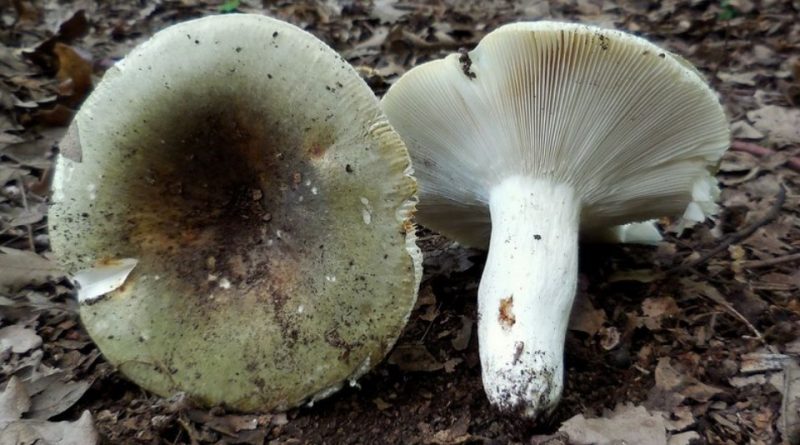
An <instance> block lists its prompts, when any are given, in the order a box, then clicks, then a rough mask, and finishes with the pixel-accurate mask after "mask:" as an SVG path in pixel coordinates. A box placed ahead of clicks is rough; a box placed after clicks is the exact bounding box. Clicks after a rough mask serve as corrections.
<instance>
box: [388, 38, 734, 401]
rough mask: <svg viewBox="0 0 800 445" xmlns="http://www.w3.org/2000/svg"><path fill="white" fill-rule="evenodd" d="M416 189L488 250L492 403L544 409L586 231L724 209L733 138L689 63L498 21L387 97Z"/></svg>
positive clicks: (558, 386) (482, 308)
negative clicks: (723, 178) (726, 157)
mask: <svg viewBox="0 0 800 445" xmlns="http://www.w3.org/2000/svg"><path fill="white" fill-rule="evenodd" d="M382 106H383V108H384V111H385V112H386V113H387V115H388V117H389V120H390V122H391V124H392V125H393V126H394V127H395V128H396V129H397V130H398V132H399V133H400V135H401V136H402V137H403V139H404V140H405V142H406V144H407V145H408V147H409V150H410V152H411V156H412V159H413V160H414V163H415V172H416V176H417V178H418V180H419V184H420V206H419V213H418V220H419V221H420V223H422V224H424V225H427V226H429V227H431V228H432V229H435V230H438V231H440V232H441V233H443V234H445V235H447V236H450V237H452V238H454V239H455V240H457V241H459V242H461V243H462V244H466V245H472V246H477V247H482V246H487V245H488V247H489V255H488V259H487V263H486V268H485V270H484V275H483V277H482V279H481V285H480V289H479V293H478V298H479V316H480V318H479V324H478V325H479V326H478V332H479V340H480V353H481V363H482V372H483V382H484V386H485V389H486V392H487V395H488V397H489V399H490V400H491V402H492V403H493V404H494V405H495V406H497V407H499V408H500V409H502V410H505V411H514V412H520V413H522V414H523V415H525V416H528V417H535V416H537V415H539V414H541V413H544V412H547V411H549V410H551V409H552V408H553V407H554V406H555V404H556V403H557V402H558V400H559V398H560V395H561V392H562V386H563V365H562V356H563V349H564V336H565V332H566V326H567V320H568V318H569V312H570V309H571V306H572V301H573V299H574V295H575V287H576V280H577V258H578V235H579V233H581V232H583V233H588V234H598V235H599V236H600V237H604V236H608V235H609V234H612V235H614V236H618V237H622V236H624V235H625V234H626V233H627V232H625V231H626V230H628V229H630V230H631V232H629V233H630V236H631V238H632V239H639V240H648V241H650V242H652V241H655V240H657V238H658V236H657V235H658V234H657V233H654V231H653V230H652V226H649V228H648V225H647V224H639V225H637V226H635V228H631V227H623V228H622V229H620V228H615V229H613V230H609V229H610V228H614V227H615V226H620V225H624V224H627V223H637V222H641V221H646V220H649V219H652V218H657V217H662V216H673V215H674V216H682V218H683V220H684V221H686V222H687V224H688V223H691V222H696V221H702V220H703V219H705V218H706V216H707V215H709V214H711V213H713V212H714V210H715V204H714V200H715V199H716V197H717V194H718V189H717V186H716V181H715V180H714V178H713V176H712V175H711V172H712V171H713V168H714V166H715V164H716V162H718V160H719V158H720V156H721V155H722V153H723V152H724V150H725V149H726V148H727V146H728V141H729V133H728V127H727V122H726V117H725V115H724V113H723V111H722V108H721V106H720V104H719V102H718V100H717V97H716V95H715V93H714V92H713V91H712V90H711V89H710V88H709V87H708V86H707V84H706V82H705V81H704V79H703V78H702V76H701V75H700V74H699V73H698V72H697V71H696V70H695V69H694V68H692V67H691V66H690V65H689V64H688V63H687V62H686V61H684V60H683V59H681V58H680V57H678V56H676V55H673V54H671V53H669V52H667V51H665V50H663V49H660V48H659V47H657V46H655V45H653V44H651V43H649V42H647V41H645V40H643V39H641V38H638V37H634V36H631V35H629V34H625V33H622V32H618V31H613V30H607V29H601V28H596V27H591V26H585V25H577V24H567V23H556V22H537V23H518V24H512V25H507V26H503V27H501V28H499V29H497V30H495V31H494V32H492V33H490V34H488V35H487V36H486V37H485V38H484V39H483V40H482V41H481V42H480V44H479V45H478V47H477V48H476V49H475V50H473V51H471V52H469V53H463V54H454V55H450V56H448V57H447V58H445V59H442V60H438V61H433V62H429V63H426V64H423V65H421V66H419V67H416V68H414V69H412V70H411V71H409V72H408V73H406V74H405V75H404V76H403V77H402V78H401V79H400V80H399V81H398V82H397V83H396V84H395V85H394V86H393V87H392V88H391V89H390V90H389V92H388V93H387V94H386V96H385V97H384V99H383V101H382Z"/></svg>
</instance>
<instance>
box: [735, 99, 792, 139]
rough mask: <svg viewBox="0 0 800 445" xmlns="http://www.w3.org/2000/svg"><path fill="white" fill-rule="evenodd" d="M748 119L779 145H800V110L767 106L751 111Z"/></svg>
mask: <svg viewBox="0 0 800 445" xmlns="http://www.w3.org/2000/svg"><path fill="white" fill-rule="evenodd" d="M747 119H749V120H750V122H752V123H753V126H754V127H756V129H758V130H760V131H763V132H764V133H766V134H767V135H768V136H769V140H770V141H772V142H774V143H776V144H779V145H787V144H797V143H800V109H796V108H785V107H779V106H776V105H767V106H765V107H762V108H759V109H758V110H754V111H749V112H748V113H747Z"/></svg>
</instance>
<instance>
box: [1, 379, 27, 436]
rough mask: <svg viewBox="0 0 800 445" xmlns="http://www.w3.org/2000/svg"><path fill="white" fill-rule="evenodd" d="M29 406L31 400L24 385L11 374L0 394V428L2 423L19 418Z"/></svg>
mask: <svg viewBox="0 0 800 445" xmlns="http://www.w3.org/2000/svg"><path fill="white" fill-rule="evenodd" d="M30 406H31V400H30V398H28V393H27V391H26V390H25V385H24V384H23V383H22V382H21V381H20V380H19V379H17V378H16V377H14V376H11V379H9V380H8V384H6V389H5V390H3V393H2V394H0V429H2V427H3V424H4V423H6V422H10V421H14V420H18V419H20V418H21V417H22V415H23V414H24V413H25V412H27V411H28V409H29V408H30ZM0 437H1V436H0Z"/></svg>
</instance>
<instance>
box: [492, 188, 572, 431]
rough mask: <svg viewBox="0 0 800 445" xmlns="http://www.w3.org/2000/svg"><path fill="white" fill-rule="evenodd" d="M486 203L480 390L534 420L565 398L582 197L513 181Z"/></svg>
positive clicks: (501, 406) (507, 408) (500, 405)
mask: <svg viewBox="0 0 800 445" xmlns="http://www.w3.org/2000/svg"><path fill="white" fill-rule="evenodd" d="M489 206H490V210H491V217H492V237H491V243H490V246H489V256H488V258H487V260H486V268H485V269H484V272H483V277H482V278H481V285H480V289H479V290H478V312H479V321H478V339H479V342H480V355H481V366H482V369H483V385H484V387H485V389H486V393H487V395H488V397H489V401H490V402H491V403H492V404H493V405H495V406H496V407H498V408H499V409H500V410H502V411H514V412H520V413H522V414H523V415H525V416H528V417H535V416H537V415H538V414H541V413H542V412H545V411H549V410H552V408H554V407H555V405H556V403H557V402H558V400H559V398H560V397H561V390H562V387H563V364H562V360H563V353H564V336H565V333H566V329H567V322H568V319H569V313H570V309H571V307H572V302H573V299H574V297H575V287H576V283H577V273H578V226H579V222H580V200H579V199H578V198H577V197H576V195H575V192H574V191H573V189H572V187H570V186H568V185H565V184H558V183H555V182H552V181H549V180H545V179H535V178H530V177H523V176H514V177H511V178H509V179H506V180H504V181H503V182H501V183H500V184H498V185H496V186H494V187H493V188H492V190H491V194H490V198H489Z"/></svg>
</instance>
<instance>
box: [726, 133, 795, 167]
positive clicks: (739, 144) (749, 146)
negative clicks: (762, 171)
mask: <svg viewBox="0 0 800 445" xmlns="http://www.w3.org/2000/svg"><path fill="white" fill-rule="evenodd" d="M731 150H733V151H741V152H744V153H750V154H751V155H753V156H758V157H764V156H772V155H774V154H775V150H773V149H771V148H767V147H762V146H760V145H758V144H754V143H752V142H744V141H738V140H737V141H733V143H731ZM786 166H787V167H789V168H790V169H792V170H794V171H796V172H800V157H798V156H795V157H793V158H789V160H787V161H786Z"/></svg>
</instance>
